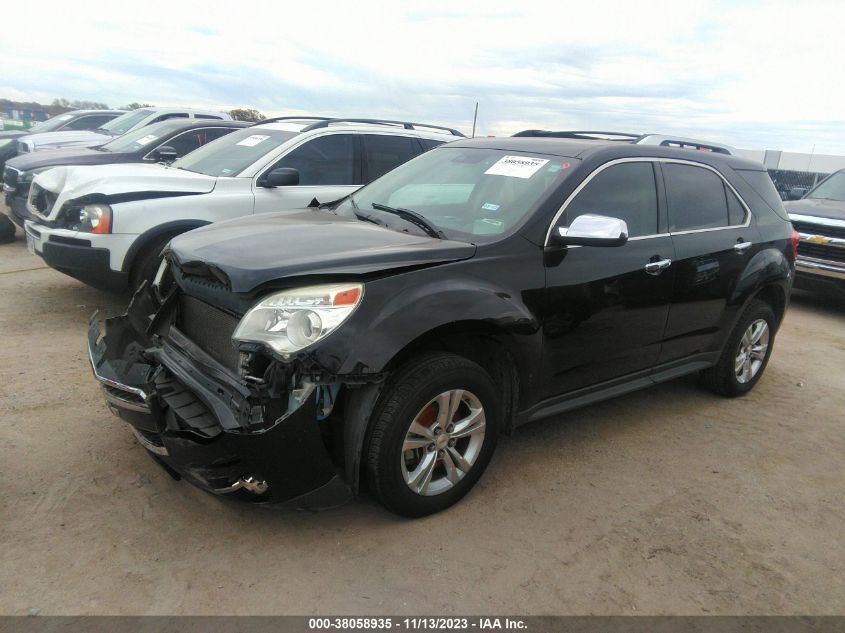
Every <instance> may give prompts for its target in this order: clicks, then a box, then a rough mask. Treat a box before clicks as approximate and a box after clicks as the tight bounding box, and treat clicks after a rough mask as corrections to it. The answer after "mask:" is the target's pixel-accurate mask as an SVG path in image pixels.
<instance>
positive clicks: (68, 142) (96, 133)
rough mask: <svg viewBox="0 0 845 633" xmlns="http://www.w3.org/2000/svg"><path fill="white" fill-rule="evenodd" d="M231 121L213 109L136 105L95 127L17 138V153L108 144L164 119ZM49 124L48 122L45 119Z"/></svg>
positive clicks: (228, 117) (39, 133)
mask: <svg viewBox="0 0 845 633" xmlns="http://www.w3.org/2000/svg"><path fill="white" fill-rule="evenodd" d="M175 118H181V119H215V120H225V121H228V120H231V118H232V117H230V116H229V115H228V114H225V113H223V112H214V111H213V110H191V109H187V108H139V109H138V110H132V111H131V112H126V113H124V114H122V115H120V116H118V117H115V118H113V119H111V120H109V121H107V122H104V123H103V124H102V125H100V126H98V127H97V128H94V129H90V130H88V129H78V130H73V129H67V130H65V129H62V130H58V131H55V132H38V133H36V132H35V128H33V133H32V134H27V135H26V136H22V137H20V138H19V139H18V154H26V153H28V152H37V151H40V150H45V149H61V148H65V147H96V146H98V145H103V144H104V143H108V142H109V141H110V140H111V138H112V137H115V136H120V135H121V134H126V133H127V132H131V131H132V130H136V129H138V128H140V127H144V126H146V125H150V124H152V123H158V122H159V121H165V120H167V119H175ZM47 122H48V123H49V121H47Z"/></svg>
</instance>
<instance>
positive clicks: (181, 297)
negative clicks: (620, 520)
mask: <svg viewBox="0 0 845 633" xmlns="http://www.w3.org/2000/svg"><path fill="white" fill-rule="evenodd" d="M200 151H202V150H200ZM27 226H29V225H27ZM795 237H797V236H795V235H794V231H793V230H792V226H791V225H790V223H789V220H788V219H787V218H786V213H785V212H784V210H783V207H782V205H781V203H780V200H779V199H778V198H777V194H776V193H775V191H774V186H773V185H772V181H771V179H769V177H768V175H767V174H766V171H765V169H764V168H763V166H762V165H760V164H759V163H756V162H752V161H748V160H745V159H741V158H737V157H733V156H729V155H727V154H722V153H716V152H694V151H688V150H682V149H673V148H666V147H661V146H645V145H634V144H629V143H601V142H596V141H575V140H558V139H549V138H491V139H471V140H457V141H455V142H453V143H449V144H447V145H445V146H443V147H440V148H437V149H434V150H432V151H431V152H428V153H426V154H424V155H422V156H419V157H417V158H415V159H414V160H411V161H409V162H408V163H406V164H404V165H402V166H401V167H398V168H397V169H395V170H394V171H391V172H390V173H388V174H386V175H384V176H382V177H381V178H380V179H378V180H376V181H375V182H373V183H371V184H370V185H368V186H366V187H364V188H363V189H361V190H360V191H357V192H355V193H354V194H352V195H350V196H348V197H346V198H344V199H343V200H341V201H338V202H336V203H334V204H331V205H328V206H327V207H325V208H321V209H310V210H303V211H302V212H299V213H293V214H287V215H285V214H264V215H260V216H255V217H251V218H241V219H238V220H232V221H228V222H221V223H219V224H214V225H211V226H208V227H204V228H201V229H198V230H196V231H191V232H190V233H187V234H185V235H181V236H179V237H177V238H175V239H174V240H173V241H172V242H171V243H170V245H169V247H168V252H167V254H166V262H165V263H164V264H163V265H162V267H161V268H160V270H159V274H158V276H157V277H156V281H155V283H154V284H153V285H152V287H151V288H143V289H141V290H139V291H138V293H137V294H136V296H135V298H134V300H133V303H132V304H131V305H130V309H129V313H128V314H127V315H126V316H123V317H118V318H114V319H109V320H107V321H106V332H105V336H104V337H103V338H101V337H100V331H99V325H98V324H97V323H96V322H95V323H93V324H92V326H91V329H90V331H89V351H90V356H91V360H92V365H93V368H94V372H95V375H96V377H97V379H98V380H99V381H100V382H101V383H102V387H103V393H104V395H105V397H106V399H107V401H108V402H109V406H110V408H111V410H112V411H113V412H115V413H117V414H118V415H120V417H121V418H123V419H124V420H126V421H127V422H129V423H130V424H131V425H132V428H133V430H134V431H135V434H136V436H137V437H138V439H139V441H140V443H141V444H142V445H143V446H144V447H145V448H146V449H147V450H148V451H150V453H152V454H153V456H154V457H155V459H156V460H157V461H158V462H159V463H160V464H163V465H164V466H165V468H166V469H167V470H168V471H169V472H171V473H174V474H178V475H181V476H182V477H183V478H184V479H186V480H187V481H190V482H191V483H194V484H196V485H198V486H200V487H202V488H204V489H206V490H209V491H211V492H214V493H216V494H220V495H228V496H239V497H241V498H243V499H247V500H251V501H255V502H274V503H279V504H283V505H288V506H294V507H307V506H317V507H320V506H328V505H332V504H337V503H340V502H343V501H344V500H346V499H348V498H349V497H350V496H351V495H353V494H354V493H355V492H357V491H358V490H359V487H360V485H359V480H363V482H364V484H365V485H366V488H367V489H368V490H369V491H370V493H372V494H373V495H374V496H375V497H376V498H377V499H378V500H379V501H381V502H382V503H383V504H384V505H385V506H386V507H387V508H389V509H391V510H392V511H394V512H396V513H398V514H402V515H408V516H421V515H425V514H429V513H432V512H436V511H438V510H442V509H443V508H446V507H448V506H450V505H451V504H453V503H455V502H456V501H458V500H459V499H460V498H461V497H462V496H463V495H464V494H466V493H467V492H468V491H469V490H470V489H471V488H472V487H473V485H474V484H475V483H476V482H477V481H478V479H479V477H480V476H481V474H482V472H483V471H484V469H485V467H486V466H487V463H488V461H489V460H490V457H491V455H492V453H493V450H494V448H495V446H496V440H497V437H498V435H499V434H500V433H501V432H509V431H510V430H512V429H513V428H514V427H516V426H519V425H521V424H523V423H526V422H530V421H533V420H537V419H540V418H545V417H548V416H553V415H559V414H561V413H563V412H565V411H569V410H571V409H575V408H577V407H581V406H585V405H589V404H592V403H595V402H598V401H600V400H603V399H606V398H612V397H618V396H621V395H623V394H625V393H628V392H631V391H634V390H636V389H640V388H643V387H647V386H650V385H653V384H655V383H659V382H663V381H666V380H671V379H673V378H676V377H678V376H681V375H684V374H690V373H696V372H701V373H702V375H703V379H704V381H705V383H706V384H707V385H708V386H709V387H710V388H711V389H713V390H714V391H715V392H717V393H719V394H721V395H724V396H740V395H743V394H745V393H748V392H749V391H750V390H751V389H752V388H753V387H754V386H755V384H756V383H757V382H758V381H759V380H760V378H761V376H762V375H763V372H764V370H765V367H766V363H767V362H768V360H769V357H770V355H771V353H772V348H773V344H774V340H775V334H776V332H777V330H778V326H779V325H780V323H781V321H782V318H783V315H784V312H785V310H786V308H787V305H788V301H789V292H790V288H791V284H792V278H793V270H794V269H793V266H794V260H795V245H796V244H797V241H796V239H795ZM526 476H528V475H526Z"/></svg>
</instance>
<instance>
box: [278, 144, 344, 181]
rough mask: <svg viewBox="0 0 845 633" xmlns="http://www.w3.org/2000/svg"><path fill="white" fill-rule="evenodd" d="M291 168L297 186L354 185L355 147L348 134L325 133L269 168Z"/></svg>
mask: <svg viewBox="0 0 845 633" xmlns="http://www.w3.org/2000/svg"><path fill="white" fill-rule="evenodd" d="M277 167H293V168H294V169H296V170H298V171H299V184H300V185H353V184H355V144H354V138H353V137H352V135H351V134H329V135H327V136H320V137H318V138H315V139H314V140H312V141H308V142H307V143H305V144H303V145H300V146H299V147H297V148H296V149H294V150H293V151H291V152H290V153H289V154H288V155H287V156H285V157H284V158H282V159H281V160H280V161H279V162H278V163H276V164H275V165H274V166H273V167H272V168H271V169H275V168H277Z"/></svg>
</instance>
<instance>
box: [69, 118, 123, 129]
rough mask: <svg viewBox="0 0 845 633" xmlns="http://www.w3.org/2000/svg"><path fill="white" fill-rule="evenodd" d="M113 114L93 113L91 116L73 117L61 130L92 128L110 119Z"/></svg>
mask: <svg viewBox="0 0 845 633" xmlns="http://www.w3.org/2000/svg"><path fill="white" fill-rule="evenodd" d="M113 118H114V116H106V115H102V114H94V115H91V116H81V117H79V118H78V119H74V120H73V121H71V122H70V123H68V124H67V125H65V126H64V127H62V129H63V130H94V129H96V128H98V127H100V126H101V125H102V124H103V123H107V122H108V121H111V120H112V119H113Z"/></svg>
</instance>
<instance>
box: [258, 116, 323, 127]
mask: <svg viewBox="0 0 845 633" xmlns="http://www.w3.org/2000/svg"><path fill="white" fill-rule="evenodd" d="M328 120H329V117H325V116H274V117H272V118H270V119H261V120H260V121H256V122H255V123H253V125H262V124H264V123H276V122H277V121H328Z"/></svg>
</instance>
